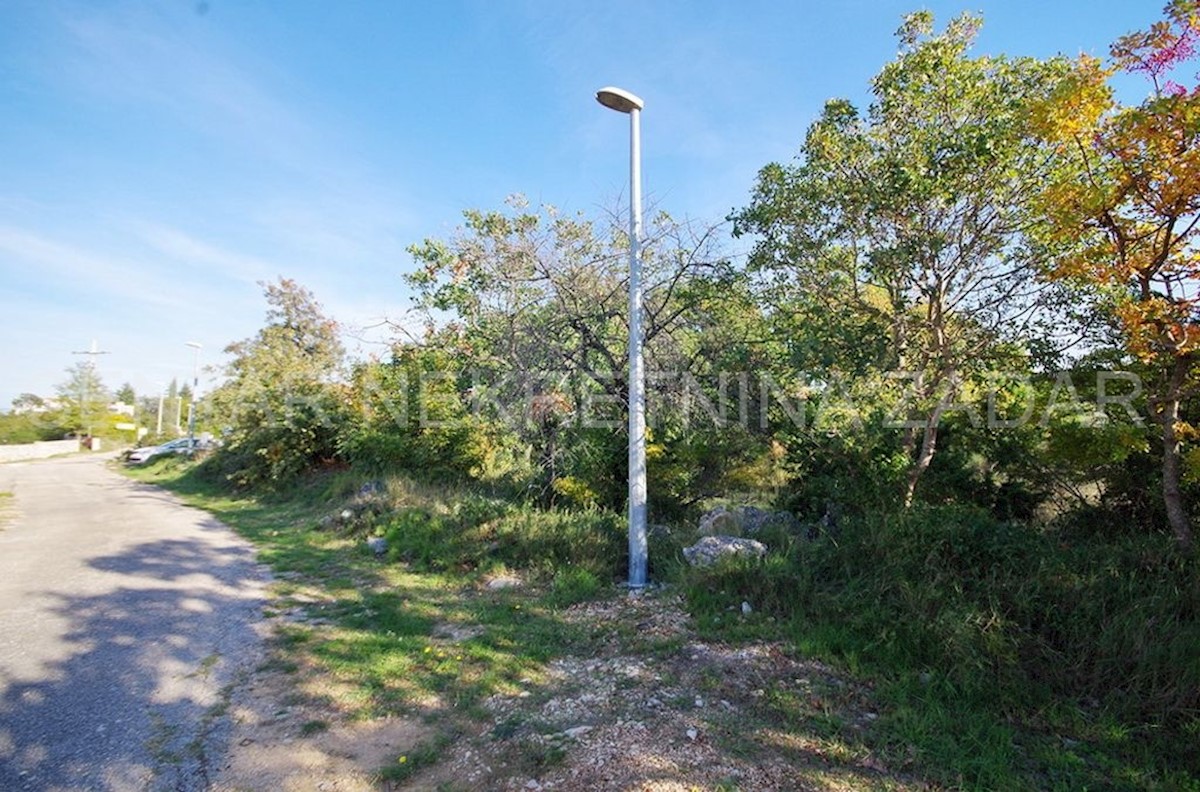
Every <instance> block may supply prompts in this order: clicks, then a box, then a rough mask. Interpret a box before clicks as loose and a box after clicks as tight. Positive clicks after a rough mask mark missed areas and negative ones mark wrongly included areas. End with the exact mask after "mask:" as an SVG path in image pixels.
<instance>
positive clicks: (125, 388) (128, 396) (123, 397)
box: [114, 382, 137, 405]
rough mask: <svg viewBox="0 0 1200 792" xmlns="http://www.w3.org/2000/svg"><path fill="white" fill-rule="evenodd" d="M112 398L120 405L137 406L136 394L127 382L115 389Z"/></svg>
mask: <svg viewBox="0 0 1200 792" xmlns="http://www.w3.org/2000/svg"><path fill="white" fill-rule="evenodd" d="M114 398H116V400H117V401H119V402H121V403H122V404H129V405H135V404H137V393H136V392H135V391H134V389H133V386H132V385H130V384H129V383H128V382H126V383H125V384H124V385H122V386H121V387H120V388H118V389H117V392H116V393H115V394H114Z"/></svg>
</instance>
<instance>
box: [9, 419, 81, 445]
mask: <svg viewBox="0 0 1200 792" xmlns="http://www.w3.org/2000/svg"><path fill="white" fill-rule="evenodd" d="M68 431H70V430H69V429H68V427H67V426H65V425H64V424H63V423H62V417H61V415H60V414H58V413H52V412H22V413H0V445H10V444H12V445H17V444H21V443H36V442H38V441H39V440H58V439H60V438H62V437H64V436H65V435H66V434H67V432H68Z"/></svg>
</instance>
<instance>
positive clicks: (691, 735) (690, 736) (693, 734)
mask: <svg viewBox="0 0 1200 792" xmlns="http://www.w3.org/2000/svg"><path fill="white" fill-rule="evenodd" d="M699 736H700V732H698V731H696V730H695V729H688V730H687V738H688V739H689V740H693V741H694V740H695V739H696V738H697V737H699Z"/></svg>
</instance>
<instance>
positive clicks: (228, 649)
mask: <svg viewBox="0 0 1200 792" xmlns="http://www.w3.org/2000/svg"><path fill="white" fill-rule="evenodd" d="M204 528H206V529H217V528H219V529H220V530H223V531H224V530H227V529H225V528H223V527H222V526H220V524H219V523H217V522H216V521H215V520H211V521H208V524H205V525H204ZM90 566H91V567H93V568H94V569H97V570H101V571H104V572H107V573H111V574H112V580H113V583H112V585H111V586H110V587H109V588H108V589H107V590H106V591H105V592H104V593H102V594H93V595H86V596H84V595H70V594H51V595H49V596H50V597H51V598H52V601H53V604H52V605H51V606H50V607H49V608H48V611H49V614H50V615H49V618H48V619H47V621H48V622H51V621H54V620H58V619H61V620H62V623H64V624H65V625H66V628H65V629H64V630H63V634H62V635H61V639H60V641H59V644H58V645H59V647H60V652H59V653H60V655H61V659H58V660H55V661H53V662H50V663H47V664H45V665H43V666H42V668H40V669H39V670H38V672H37V679H36V680H31V679H20V678H11V677H10V678H8V679H4V680H3V685H2V686H0V689H2V690H3V693H2V694H0V789H3V790H14V792H15V791H16V790H42V789H104V790H125V789H155V790H157V789H171V790H193V789H196V790H200V789H207V788H208V786H209V782H208V773H209V769H210V767H209V765H210V762H211V761H212V760H213V758H214V757H218V756H220V755H221V753H222V751H223V747H224V746H223V740H224V738H225V736H226V735H225V732H226V728H227V724H225V723H224V722H223V719H222V718H221V717H220V716H221V714H222V713H223V711H224V708H225V706H226V704H227V700H228V696H229V691H230V689H231V686H232V684H233V683H234V682H235V681H236V680H237V679H238V677H239V676H240V675H241V674H242V673H243V672H244V671H245V670H246V669H248V668H251V667H252V666H253V664H254V663H255V662H256V661H257V659H258V652H259V647H260V646H261V644H262V641H261V638H260V636H259V634H258V633H257V632H256V630H255V625H256V624H257V623H258V622H259V621H260V620H261V611H262V607H263V605H264V602H265V601H264V595H263V590H262V583H263V581H264V577H265V576H264V573H263V572H262V569H261V567H259V566H258V565H257V564H256V562H255V560H254V556H253V551H252V550H251V549H250V548H249V547H247V546H244V545H240V544H239V545H233V544H223V545H216V544H210V543H207V542H206V541H204V539H203V538H202V537H201V538H189V539H168V540H160V541H151V542H145V543H142V544H139V545H136V546H134V547H131V548H128V549H124V550H122V551H121V552H119V553H115V554H112V555H109V556H104V557H101V558H97V559H95V560H93V561H91V562H90ZM54 582H59V581H48V584H52V583H54ZM50 629H54V628H53V627H51V628H50Z"/></svg>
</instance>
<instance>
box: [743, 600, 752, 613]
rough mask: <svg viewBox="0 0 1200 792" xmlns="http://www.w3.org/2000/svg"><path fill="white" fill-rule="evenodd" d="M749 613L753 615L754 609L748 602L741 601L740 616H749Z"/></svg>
mask: <svg viewBox="0 0 1200 792" xmlns="http://www.w3.org/2000/svg"><path fill="white" fill-rule="evenodd" d="M751 613H754V607H753V606H751V605H750V603H749V602H746V601H745V600H742V615H743V616H749V615H750V614H751Z"/></svg>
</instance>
